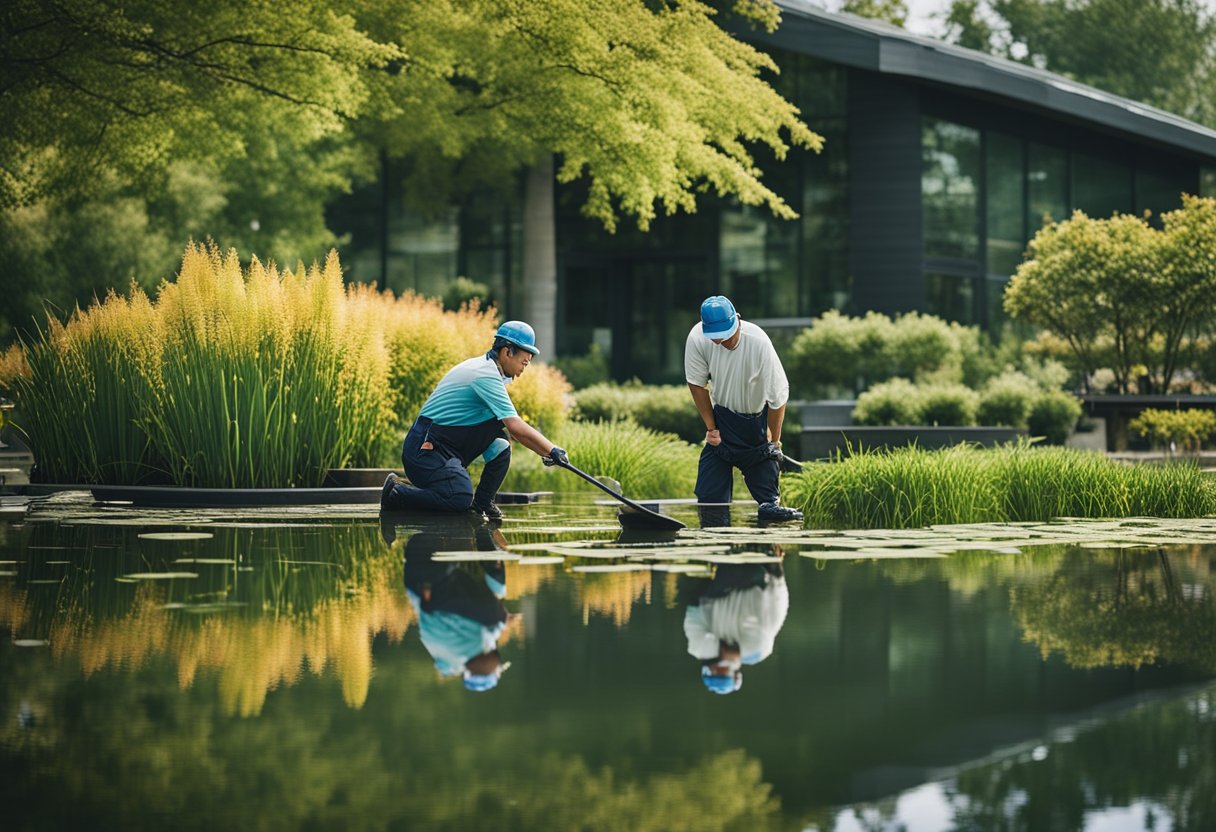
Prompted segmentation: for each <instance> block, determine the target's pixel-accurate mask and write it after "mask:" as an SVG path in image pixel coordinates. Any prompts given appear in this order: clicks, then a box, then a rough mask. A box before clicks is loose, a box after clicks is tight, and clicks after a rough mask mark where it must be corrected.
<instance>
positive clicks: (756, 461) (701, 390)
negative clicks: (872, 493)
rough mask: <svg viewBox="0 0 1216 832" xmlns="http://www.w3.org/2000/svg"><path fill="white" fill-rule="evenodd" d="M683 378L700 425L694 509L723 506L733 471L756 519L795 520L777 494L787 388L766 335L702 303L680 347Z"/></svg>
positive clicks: (712, 303)
mask: <svg viewBox="0 0 1216 832" xmlns="http://www.w3.org/2000/svg"><path fill="white" fill-rule="evenodd" d="M684 376H685V380H686V381H687V382H688V389H689V391H690V392H691V393H692V400H693V403H694V404H696V406H697V412H698V413H700V414H701V419H702V421H704V422H705V447H703V448H702V449H701V460H700V463H699V464H698V467H697V485H696V494H697V502H699V503H729V502H730V501H731V493H732V491H733V485H734V469H735V468H738V469H739V470H740V471H741V472H742V473H743V481H744V483H745V484H746V485H747V490H748V491H750V492H751V495H752V497H753V498H754V499H755V501H756V502H757V503H758V504H759V510H758V512H757V514H758V516H759V518H760V520H762V521H768V522H780V521H783V520H801V519H802V513H801V512H799V511H798V510H796V509H792V508H788V507H786V506H783V505H781V501H780V499H779V494H778V489H777V479H778V473H779V469H778V462H779V461H780V459H781V426H782V424H783V423H784V421H785V404H786V401H787V400H788V399H789V396H790V385H789V381H787V380H786V377H785V369H784V368H783V367H782V366H781V359H780V358H778V357H777V351H776V350H775V349H773V342H772V341H770V340H769V338H768V336H767V335H765V334H764V330H762V329H761V328H760V327H758V326H756V325H755V324H753V323H750V322H748V321H744V320H742V319H741V318H740V317H739V315H738V313H737V312H735V307H734V305H733V304H731V302H730V300H729V299H727V298H725V297H723V296H721V295H715V296H714V297H710V298H706V299H705V301H704V302H703V303H702V304H701V320H700V322H699V323H697V324H696V325H695V326H693V328H692V330H691V331H690V332H689V333H688V339H687V341H686V342H685V344H684ZM711 381H712V384H713V392H712V398H711V393H710V390H709V385H710V383H711Z"/></svg>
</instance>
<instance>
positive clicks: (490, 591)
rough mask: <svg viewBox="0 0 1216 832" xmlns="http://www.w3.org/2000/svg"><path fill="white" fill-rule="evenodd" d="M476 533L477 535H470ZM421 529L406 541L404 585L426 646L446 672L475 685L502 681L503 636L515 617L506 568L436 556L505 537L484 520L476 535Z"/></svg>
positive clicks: (489, 546) (489, 547)
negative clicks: (509, 606) (508, 604)
mask: <svg viewBox="0 0 1216 832" xmlns="http://www.w3.org/2000/svg"><path fill="white" fill-rule="evenodd" d="M469 538H472V535H470V536H469ZM469 538H466V539H464V540H462V539H460V538H459V537H452V536H448V535H439V534H435V533H433V532H425V531H423V532H419V533H417V534H415V535H414V536H413V537H411V538H410V539H409V541H407V542H406V544H405V591H406V595H407V596H408V597H409V599H410V604H412V605H413V607H414V612H415V614H416V615H417V618H418V633H419V636H420V637H421V639H422V646H423V647H425V648H426V649H427V652H428V653H430V654H431V658H433V659H434V660H435V669H436V670H438V671H439V675H440V676H443V677H455V676H460V677H461V678H462V679H463V680H464V686H465V688H466V689H468V690H471V691H487V690H490V689H492V688H494V687H495V686H496V685H497V684H498V679H499V677H500V676H501V675H502V673H503V671H505V670H506V669H507V667H508V664H506V663H504V662H503V661H502V657H501V656H500V655H499V652H498V639H499V637H500V636H501V635H502V633H503V630H505V629H506V627H507V624H508V623H509V622H510V621H511V620H512V619H513V618H514V617H515V615H514V614H513V613H509V612H507V607H506V605H505V604H503V601H502V599H503V597H504V596H505V595H506V591H507V586H506V572H505V570H504V568H503V563H502V561H477V562H475V563H467V562H466V563H460V562H450V561H448V562H436V561H435V560H434V558H433V555H434V554H435V553H436V552H438V551H453V550H458V549H468V548H471V546H472V545H474V544H475V545H476V548H477V549H478V550H479V551H493V550H495V549H497V548H499V547H500V546H501V545H502V544H503V543H504V542H505V541H503V540H502V535H501V534H500V533H498V532H491V531H490V530H489V529H487V528H485V527H484V526H483V527H481V528H479V529H477V530H476V539H475V541H474V540H473V539H469Z"/></svg>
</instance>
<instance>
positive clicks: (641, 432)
mask: <svg viewBox="0 0 1216 832" xmlns="http://www.w3.org/2000/svg"><path fill="white" fill-rule="evenodd" d="M690 406H691V405H690ZM556 441H558V442H559V443H560V444H561V445H562V447H564V448H565V449H566V450H568V451H569V452H570V462H571V463H573V464H574V465H576V466H577V467H578V468H580V469H582V470H583V471H586V472H587V473H588V474H591V475H592V476H595V477H601V476H602V477H611V478H612V479H614V480H616V481H617V482H619V483H620V484H621V489H622V491H623V493H624V494H625V496H627V497H631V498H648V497H649V498H656V497H670V496H672V495H673V494H692V491H693V486H694V485H696V480H697V460H698V459H699V458H700V455H701V449H700V448H698V447H696V446H695V445H690V444H688V443H687V442H683V441H681V440H679V439H677V438H676V437H674V436H672V435H671V434H667V433H656V432H655V431H652V430H647V429H646V428H643V427H639V426H638V425H636V424H634V423H633V422H629V421H626V422H600V423H586V422H570V423H568V424H567V425H566V426H565V428H563V429H562V432H561V433H560V434H559V438H558V439H557V440H556ZM503 488H504V489H507V490H511V491H595V490H596V488H595V486H593V485H591V484H590V483H587V482H585V481H583V480H582V479H580V478H579V477H576V476H575V475H574V474H571V473H570V472H569V471H563V470H560V469H556V468H545V467H544V465H543V464H542V462H541V460H540V457H538V456H536V454H519V455H517V456H514V457H513V458H512V460H511V471H510V473H508V474H507V479H506V482H505V483H504V484H503Z"/></svg>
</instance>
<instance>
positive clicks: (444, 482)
mask: <svg viewBox="0 0 1216 832" xmlns="http://www.w3.org/2000/svg"><path fill="white" fill-rule="evenodd" d="M539 353H540V350H538V349H537V348H536V333H535V332H533V330H532V327H530V326H528V325H527V324H526V323H524V322H522V321H507V322H506V323H505V324H503V325H502V326H500V327H499V328H498V332H497V333H495V335H494V345H493V346H492V347H491V348H490V351H489V352H487V353H486V354H485V355H479V356H477V357H475V358H470V359H469V360H467V361H462V362H461V363H459V364H457V365H456V366H455V367H453V368H452V369H451V370H449V371H448V374H447V375H445V376H444V377H443V378H442V379H441V380H440V382H439V384H438V385H437V386H436V387H435V390H434V392H432V393H431V395H430V397H429V398H428V399H427V400H426V403H425V404H423V405H422V410H421V411H420V412H419V414H418V418H417V419H416V420H415V421H414V425H413V427H411V428H410V431H409V433H408V434H406V437H405V444H404V445H403V446H402V448H401V463H402V465H403V466H404V467H405V475H406V476H407V477H408V478H409V480H410V482H411V483H412V485H407V484H405V483H403V482H399V481H398V479H397V475H396V474H389V475H388V478H387V479H386V480H385V481H384V491H383V493H382V494H381V497H380V508H381V509H386V510H390V511H392V510H400V509H422V510H439V511H465V510H466V509H468V508H470V507H471V508H473V509H474V510H475V511H478V512H480V513H481V514H482V515H483V516H484V517H485V518H486V519H487V520H501V519H502V511H501V510H500V509H499V508H498V506H496V505H495V504H494V498H495V497H496V496H497V495H498V487H499V486H500V485H502V481H503V479H504V478H505V477H506V476H507V469H508V468H510V467H511V443H510V442H508V441H507V438H506V436H504V434H503V429H504V428H506V430H507V431H508V432H509V433H510V435H511V437H512V438H513V439H515V440H516V441H518V442H519V443H520V444H521V445H523V446H524V447H525V448H528V449H529V450H532V451H535V452H536V453H537V454H539V455H540V456H541V457H543V458H544V462H545V464H546V465H555V464H557V463H559V462H560V463H567V462H569V458H568V457H567V456H566V452H565V451H564V450H563V449H561V448H559V447H557V446H556V445H554V444H553V443H552V442H550V441H549V440H548V439H546V438H545V436H544V434H542V433H541V432H540V431H538V430H537V429H536V428H534V427H532V426H531V425H529V424H528V423H527V422H525V421H524V420H523V419H521V418H519V414H518V413H516V412H515V406H514V405H513V404H512V403H511V397H510V396H508V395H507V385H508V384H509V383H510V382H511V381H512V380H513V379H516V378H518V377H519V375H520V373H522V372H523V371H524V370H525V369H527V367H528V364H529V363H530V362H531V361H532V357H533V356H534V355H538V354H539ZM479 456H480V457H481V458H482V459H483V460H484V461H485V463H486V467H485V470H484V471H483V472H482V475H481V481H480V482H479V483H478V484H477V490H476V491H474V490H473V480H472V478H471V477H469V472H468V471H467V470H466V469H467V468H468V466H469V464H470V463H471V462H472V461H473V460H474V459H476V458H477V457H479Z"/></svg>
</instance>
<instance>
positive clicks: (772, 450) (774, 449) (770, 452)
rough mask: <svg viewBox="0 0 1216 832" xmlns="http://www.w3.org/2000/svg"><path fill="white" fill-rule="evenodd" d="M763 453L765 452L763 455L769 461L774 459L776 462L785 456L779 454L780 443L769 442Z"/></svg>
mask: <svg viewBox="0 0 1216 832" xmlns="http://www.w3.org/2000/svg"><path fill="white" fill-rule="evenodd" d="M765 451H766V452H767V453H766V454H765V455H766V456H767V457H768V458H769V459H775V460H777V461H778V462H780V461H781V459H782V457H784V456H785V454H784V453H782V452H781V443H780V442H769V443H768V445H767V446H766V447H765Z"/></svg>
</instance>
